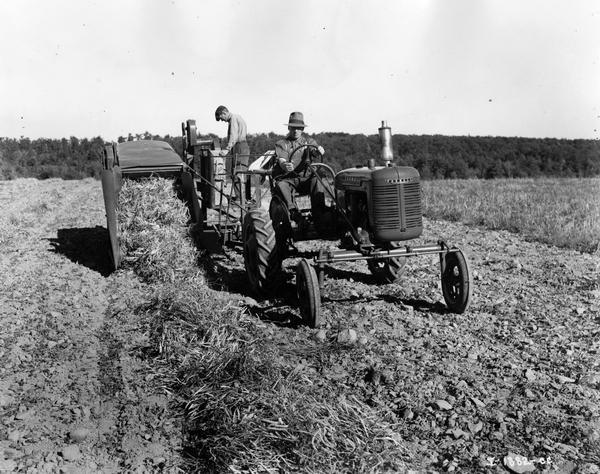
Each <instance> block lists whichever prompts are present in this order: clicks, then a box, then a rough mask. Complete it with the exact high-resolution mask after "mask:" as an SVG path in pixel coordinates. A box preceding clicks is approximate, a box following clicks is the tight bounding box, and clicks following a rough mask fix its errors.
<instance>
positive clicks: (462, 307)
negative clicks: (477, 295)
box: [440, 249, 473, 314]
mask: <svg viewBox="0 0 600 474" xmlns="http://www.w3.org/2000/svg"><path fill="white" fill-rule="evenodd" d="M452 250H454V251H451V252H448V253H445V254H441V255H440V264H441V277H442V293H443V294H444V300H445V301H446V305H447V306H448V309H449V310H450V311H452V312H453V313H458V314H461V313H464V312H465V311H466V310H467V309H468V307H469V304H470V303H471V294H472V291H473V276H472V275H471V271H470V269H469V262H468V260H467V257H466V256H465V254H464V253H463V252H462V251H461V250H459V249H452Z"/></svg>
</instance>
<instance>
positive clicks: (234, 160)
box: [225, 142, 250, 199]
mask: <svg viewBox="0 0 600 474" xmlns="http://www.w3.org/2000/svg"><path fill="white" fill-rule="evenodd" d="M249 161H250V147H249V146H248V142H237V143H236V144H235V145H233V148H232V149H231V158H230V159H227V160H226V163H225V167H226V170H227V173H228V174H229V175H230V176H231V178H232V181H233V183H234V193H235V195H236V196H238V197H240V196H241V195H242V193H244V189H245V197H246V199H250V182H249V178H250V176H249V175H244V174H242V175H238V179H239V181H238V180H236V179H234V178H235V177H234V173H235V172H237V171H247V170H248V163H249Z"/></svg>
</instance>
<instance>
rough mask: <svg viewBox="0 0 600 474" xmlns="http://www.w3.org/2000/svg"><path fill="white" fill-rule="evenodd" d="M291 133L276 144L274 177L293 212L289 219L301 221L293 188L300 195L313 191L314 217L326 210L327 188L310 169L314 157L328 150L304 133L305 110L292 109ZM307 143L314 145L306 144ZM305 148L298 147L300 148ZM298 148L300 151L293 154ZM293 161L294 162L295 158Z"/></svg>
mask: <svg viewBox="0 0 600 474" xmlns="http://www.w3.org/2000/svg"><path fill="white" fill-rule="evenodd" d="M284 125H287V127H288V134H287V136H286V137H285V138H284V139H283V140H279V141H278V142H277V143H276V144H275V163H274V167H273V175H272V176H273V178H274V179H275V181H276V184H275V186H276V189H277V191H278V194H279V195H280V196H281V197H282V198H283V200H284V201H285V204H286V205H287V208H288V210H289V212H290V218H291V219H292V220H294V221H295V222H296V223H298V224H301V222H302V220H303V218H302V215H301V214H300V212H299V211H298V208H297V207H296V203H295V202H294V199H293V193H294V191H296V192H298V193H300V194H308V193H310V201H311V206H312V210H313V216H315V218H318V216H319V215H320V214H321V213H322V212H323V211H324V210H325V188H324V186H323V184H322V183H321V182H320V181H319V180H318V179H317V177H316V176H315V174H314V173H313V172H312V170H311V169H310V168H309V166H308V164H309V162H310V160H311V158H312V157H315V156H318V155H319V154H321V155H323V154H324V153H325V150H324V149H323V147H322V146H319V144H318V143H317V142H316V141H315V140H314V139H312V138H310V137H306V136H304V135H303V133H302V132H303V131H304V127H306V126H307V125H306V124H305V123H304V116H303V115H302V112H292V113H291V114H290V118H289V120H288V123H287V124H284ZM304 145H312V147H311V146H304ZM300 147H303V149H301V150H298V148H300ZM295 150H298V151H297V152H295V153H294V151H295ZM292 159H293V161H294V163H292V161H291V160H292Z"/></svg>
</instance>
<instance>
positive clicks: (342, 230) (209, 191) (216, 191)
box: [102, 120, 473, 327]
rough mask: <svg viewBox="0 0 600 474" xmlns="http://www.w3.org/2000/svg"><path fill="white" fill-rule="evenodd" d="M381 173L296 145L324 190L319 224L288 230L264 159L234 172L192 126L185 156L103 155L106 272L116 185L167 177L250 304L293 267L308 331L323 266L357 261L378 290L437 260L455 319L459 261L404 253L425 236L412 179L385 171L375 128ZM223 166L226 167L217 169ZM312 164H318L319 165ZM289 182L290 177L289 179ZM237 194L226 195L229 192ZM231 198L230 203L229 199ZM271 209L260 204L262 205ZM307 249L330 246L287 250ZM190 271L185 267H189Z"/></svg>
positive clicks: (413, 174) (462, 261) (388, 138)
mask: <svg viewBox="0 0 600 474" xmlns="http://www.w3.org/2000/svg"><path fill="white" fill-rule="evenodd" d="M379 135H380V138H381V142H382V149H381V155H380V157H381V159H382V161H383V165H380V166H376V164H375V160H374V159H373V158H370V159H368V160H366V163H365V164H364V165H363V164H361V165H357V166H356V167H354V168H349V169H345V170H342V171H340V172H338V173H335V172H334V170H333V169H332V168H331V167H330V166H328V165H327V164H325V163H323V157H322V156H321V155H320V154H319V153H318V152H317V147H314V146H312V145H303V146H301V147H299V148H297V149H296V150H294V151H293V152H292V153H291V156H290V158H289V160H290V161H291V162H292V163H293V164H294V167H295V169H299V167H300V166H303V164H304V163H306V162H307V161H308V163H309V165H308V166H309V167H310V169H311V170H312V172H313V173H314V174H315V175H316V177H317V179H319V180H320V181H321V184H323V186H324V188H326V189H327V194H328V196H327V201H328V207H327V210H326V212H327V214H326V216H325V218H324V217H323V216H318V215H313V214H314V213H313V212H312V209H310V208H308V209H306V208H304V209H301V212H302V214H303V215H304V217H305V222H306V223H307V224H308V225H306V226H302V227H299V226H296V225H295V223H294V222H293V221H292V220H291V219H290V215H289V211H288V209H287V207H286V206H285V204H284V201H283V200H282V199H281V197H280V196H279V195H278V193H277V188H276V186H275V182H274V181H273V180H272V179H271V169H270V166H269V163H270V162H271V161H272V160H271V157H272V152H267V153H266V154H264V155H262V156H260V157H258V158H257V159H256V160H255V161H254V162H253V163H252V164H251V165H250V167H249V169H248V170H245V171H238V172H234V173H231V172H229V173H228V172H226V169H229V170H235V169H236V166H235V165H236V158H237V157H235V156H233V157H225V158H222V157H221V156H220V147H219V143H218V140H198V138H197V134H196V124H195V121H193V120H188V121H187V122H186V123H183V124H182V139H183V153H182V156H181V157H179V156H178V155H177V153H175V151H174V150H173V148H172V147H171V146H170V145H169V144H167V143H165V142H162V141H148V140H143V141H136V142H125V143H120V144H112V145H108V146H106V147H105V148H104V155H103V172H102V188H103V192H104V202H105V206H106V216H107V227H108V232H109V236H110V247H111V253H112V260H113V265H114V268H115V269H116V268H118V267H119V264H120V262H121V258H122V256H121V255H120V254H119V229H118V222H117V203H118V193H119V189H120V186H121V180H122V179H123V178H129V179H139V178H144V177H150V176H157V177H158V176H160V177H172V178H173V179H174V180H175V182H176V184H177V185H178V187H179V189H180V193H179V194H180V196H182V198H183V199H184V200H185V201H186V203H187V205H188V209H189V211H190V216H191V221H192V222H191V224H192V225H193V226H194V235H195V236H196V238H197V245H198V246H199V247H200V248H203V249H207V250H209V251H211V252H216V251H220V250H222V248H223V246H226V245H228V246H236V245H237V246H241V247H242V249H243V256H244V265H245V268H246V275H247V277H248V282H249V286H250V288H251V289H252V290H253V291H254V293H256V294H258V295H265V296H266V295H272V294H274V293H275V292H276V291H277V289H278V286H279V285H280V284H281V283H282V282H283V281H285V277H284V275H283V274H282V264H283V261H284V260H285V259H286V258H288V257H305V258H301V259H300V261H299V262H298V263H297V266H296V290H297V296H298V304H299V307H300V316H301V317H302V319H303V321H304V322H305V323H306V324H307V325H308V326H310V327H316V326H319V324H320V322H321V321H320V319H321V307H320V306H321V303H320V302H321V296H320V293H321V291H322V290H323V278H324V274H325V272H324V268H325V265H331V264H335V263H337V262H347V261H358V260H365V261H366V262H367V267H368V268H369V270H370V272H371V273H372V274H373V276H374V277H375V278H376V279H377V280H378V281H379V282H381V283H393V282H395V281H397V280H398V278H399V277H400V275H401V274H402V272H403V268H404V265H405V263H406V260H407V258H409V257H415V256H419V255H431V254H437V255H439V259H440V277H441V286H442V294H443V296H444V300H445V302H446V305H447V307H448V310H449V311H452V312H455V313H463V312H465V311H466V310H467V308H468V307H469V304H470V300H471V294H472V289H473V281H472V275H471V271H470V269H469V264H468V260H467V258H466V256H465V255H464V253H463V252H462V251H461V250H460V249H459V248H457V247H455V246H450V245H448V244H446V242H444V241H443V240H439V241H438V242H436V243H429V244H425V245H416V246H415V245H402V243H403V241H409V240H413V239H416V238H418V237H420V236H421V233H422V231H423V224H422V211H421V187H420V176H419V172H418V171H417V170H416V169H415V168H412V167H407V166H396V165H394V164H393V163H392V161H393V152H392V143H391V142H392V135H391V129H390V128H389V127H388V126H387V124H386V123H385V122H382V125H381V127H380V128H379ZM225 159H227V160H231V162H230V163H228V164H230V165H231V166H225V164H226V163H225V161H224V160H225ZM319 160H320V162H319ZM291 173H294V171H292V172H291ZM236 187H237V188H238V189H239V190H242V191H241V192H238V193H235V194H234V188H236ZM236 194H237V196H236V197H235V198H234V195H236ZM267 196H268V197H269V198H270V199H269V200H268V202H265V201H266V199H265V198H266V197H267ZM308 239H322V240H337V241H339V242H338V250H332V249H331V246H328V247H327V248H322V249H321V250H320V251H317V252H313V255H312V256H311V257H310V258H306V257H307V256H306V255H303V254H301V253H299V252H298V250H297V248H296V246H295V244H296V243H297V242H300V241H303V240H308ZM192 264H193V263H192V262H190V265H192Z"/></svg>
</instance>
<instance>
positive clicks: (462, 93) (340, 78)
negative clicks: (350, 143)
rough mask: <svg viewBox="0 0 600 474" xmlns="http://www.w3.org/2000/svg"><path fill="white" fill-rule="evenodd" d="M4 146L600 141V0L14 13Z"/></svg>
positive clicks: (1, 68) (9, 26)
mask: <svg viewBox="0 0 600 474" xmlns="http://www.w3.org/2000/svg"><path fill="white" fill-rule="evenodd" d="M0 15H1V18H2V28H1V29H0V136H5V137H19V136H21V135H24V136H28V137H31V138H38V137H51V138H59V137H69V136H77V137H92V136H98V135H100V136H102V137H103V138H105V139H107V140H114V139H116V138H117V137H118V136H119V135H126V134H127V133H128V132H132V133H136V132H144V131H146V130H147V131H150V132H152V133H157V134H161V135H163V134H167V133H169V134H171V135H178V134H180V132H181V122H182V121H184V120H186V119H188V118H194V119H196V121H197V124H198V130H199V131H200V132H201V133H208V132H213V133H217V134H218V135H220V136H224V135H226V125H225V124H224V123H223V122H218V123H217V122H215V120H214V109H215V108H216V107H217V106H218V105H220V104H224V105H226V106H228V107H229V109H230V110H231V111H233V112H236V113H240V114H241V115H242V116H243V117H244V118H245V119H246V121H247V123H248V131H249V133H259V132H269V131H274V132H277V133H285V131H286V127H285V126H284V125H283V124H284V123H286V122H287V119H288V116H289V113H290V112H291V111H293V110H300V111H302V112H304V115H305V120H306V122H307V123H308V124H309V128H307V132H321V131H343V132H348V133H366V134H371V133H377V128H378V127H379V126H380V123H381V120H387V121H388V124H389V125H390V126H391V127H392V131H393V132H394V133H406V134H444V135H468V134H470V135H501V136H528V137H559V138H599V136H600V1H597V0H385V1H384V0H369V1H367V0H304V1H300V0H296V1H284V0H237V1H236V0H214V1H213V0H201V1H187V0H145V1H142V0H119V1H112V0H98V1H92V0H79V1H75V0H71V1H67V0H55V1H44V0H38V1H36V0H12V1H11V0H5V1H2V3H1V4H0Z"/></svg>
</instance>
